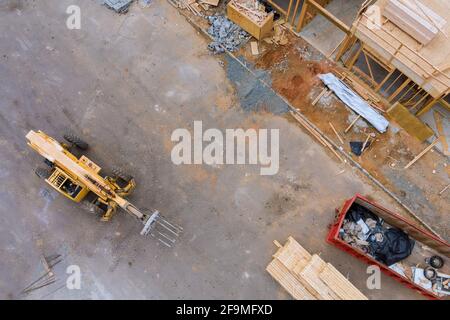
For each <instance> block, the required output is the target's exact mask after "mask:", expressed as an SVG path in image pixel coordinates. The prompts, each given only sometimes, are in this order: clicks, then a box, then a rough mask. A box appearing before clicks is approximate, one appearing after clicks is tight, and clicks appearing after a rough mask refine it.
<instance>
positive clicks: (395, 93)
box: [387, 78, 411, 102]
mask: <svg viewBox="0 0 450 320" xmlns="http://www.w3.org/2000/svg"><path fill="white" fill-rule="evenodd" d="M410 82H411V79H409V78H407V79H406V80H405V82H403V83H402V84H401V85H400V87H398V88H397V90H395V91H394V93H393V94H391V95H390V96H389V98H388V99H387V100H388V101H389V102H392V100H393V99H394V98H395V97H396V96H398V94H399V93H400V92H402V91H403V89H405V88H406V86H407V85H408V84H409V83H410Z"/></svg>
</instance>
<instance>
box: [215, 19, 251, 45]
mask: <svg viewBox="0 0 450 320" xmlns="http://www.w3.org/2000/svg"><path fill="white" fill-rule="evenodd" d="M208 21H209V23H210V24H211V26H210V27H209V28H208V33H209V34H210V35H211V36H212V37H213V39H214V41H213V42H211V43H210V44H209V45H208V49H209V50H211V51H212V52H214V53H215V54H220V53H223V52H225V49H226V50H228V51H231V52H233V51H236V50H237V49H238V48H239V47H240V46H241V45H242V44H243V43H244V42H246V41H247V40H248V39H249V38H250V35H249V34H248V33H247V32H246V31H244V30H242V29H241V27H239V26H238V25H236V24H234V23H233V22H231V21H230V20H228V19H227V18H226V17H224V16H221V15H214V16H209V17H208Z"/></svg>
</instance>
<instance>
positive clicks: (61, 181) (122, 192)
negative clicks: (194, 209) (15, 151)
mask: <svg viewBox="0 0 450 320" xmlns="http://www.w3.org/2000/svg"><path fill="white" fill-rule="evenodd" d="M26 138H27V140H28V145H29V146H30V147H31V148H33V149H34V150H35V151H37V152H38V153H39V154H40V155H41V156H43V157H44V158H45V160H44V162H45V163H46V164H47V166H48V167H47V168H42V167H39V168H37V169H36V170H35V172H36V174H37V175H38V176H39V177H40V178H43V179H45V181H46V182H47V183H48V184H49V185H50V186H52V188H54V189H55V190H56V191H58V192H59V193H61V194H63V195H64V196H65V197H67V198H69V199H71V200H72V201H75V202H82V203H83V205H84V207H85V208H86V209H87V210H88V211H89V212H92V213H96V214H101V216H102V217H101V220H102V221H109V220H110V219H111V217H112V216H113V215H114V213H115V212H116V211H117V207H120V208H122V209H123V210H125V211H126V212H128V213H129V214H131V215H132V216H133V217H135V218H137V219H138V220H139V221H140V222H141V223H142V224H143V225H144V227H143V229H142V231H141V235H147V234H150V235H152V236H153V237H155V238H157V239H158V240H159V241H161V242H162V243H163V244H165V245H166V246H169V247H171V246H172V245H173V243H175V240H176V238H177V237H178V236H179V234H180V233H181V231H182V228H181V227H179V226H177V225H174V224H172V223H170V222H168V221H167V220H166V219H164V218H163V217H162V216H161V214H160V213H159V212H158V211H154V212H145V211H144V212H143V211H141V210H139V209H138V208H136V207H135V206H134V205H133V204H131V203H130V202H129V201H128V200H126V199H125V197H126V196H128V195H129V194H130V193H131V192H132V191H133V190H134V189H135V187H136V183H135V180H134V178H132V177H131V176H130V175H127V174H125V173H124V172H123V171H122V170H120V169H117V168H116V169H113V175H112V176H105V177H102V176H101V175H100V170H101V168H100V167H99V166H98V165H97V164H95V163H94V162H93V161H91V160H90V159H89V158H87V157H86V156H84V155H83V156H81V157H80V158H79V159H78V158H77V157H76V156H75V155H73V154H72V153H71V152H70V150H71V148H73V147H77V148H79V149H81V150H86V149H87V148H88V144H87V143H86V142H84V141H83V140H81V139H80V138H79V137H78V136H76V135H74V134H73V133H68V134H65V135H64V139H65V140H66V141H67V143H66V142H62V143H60V142H58V141H56V140H55V139H53V138H52V137H50V136H48V135H46V134H45V133H44V132H42V131H33V130H31V131H30V132H28V134H27V135H26Z"/></svg>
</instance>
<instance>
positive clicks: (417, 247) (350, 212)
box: [327, 195, 450, 299]
mask: <svg viewBox="0 0 450 320" xmlns="http://www.w3.org/2000/svg"><path fill="white" fill-rule="evenodd" d="M336 219H337V223H336V224H334V225H333V226H332V228H331V231H330V233H329V235H328V238H327V241H329V242H330V243H332V244H336V246H338V247H340V248H343V249H344V250H345V251H347V252H352V255H354V256H356V257H359V258H361V259H362V260H364V261H365V262H366V263H368V264H371V265H374V264H375V265H379V267H380V269H382V270H383V272H385V273H386V274H388V275H390V276H392V277H393V278H394V279H396V280H397V281H399V282H401V283H403V284H405V285H407V286H408V287H410V288H412V289H415V290H417V291H418V292H420V293H421V294H423V295H424V296H426V297H428V298H432V299H436V298H442V297H444V296H447V295H450V286H449V284H450V275H448V274H450V259H449V258H450V256H449V252H450V244H448V243H446V242H445V241H443V240H440V239H438V238H433V237H432V236H431V235H430V234H428V233H426V232H425V231H423V230H421V229H419V228H418V227H417V226H416V225H413V224H411V223H409V222H408V221H407V220H405V219H403V218H402V217H400V216H399V215H396V214H394V213H392V212H390V211H388V210H387V209H384V208H383V207H382V206H380V205H377V204H376V203H374V202H371V201H369V200H367V199H366V198H364V197H363V196H361V195H356V196H355V197H354V198H352V199H349V200H347V201H346V202H345V204H344V206H343V207H342V209H341V210H340V213H339V216H337V217H336ZM366 227H367V228H368V229H369V232H366V231H367V229H366ZM441 259H442V260H441ZM431 264H433V266H434V267H440V268H439V269H436V268H434V267H432V266H431ZM427 267H428V268H427ZM416 269H420V270H416ZM429 269H431V271H428V270H429ZM424 270H426V274H430V275H429V276H427V277H428V278H430V279H433V280H432V281H430V280H428V279H427V278H426V277H425V276H424ZM433 270H435V271H436V277H434V276H433V273H434V272H433Z"/></svg>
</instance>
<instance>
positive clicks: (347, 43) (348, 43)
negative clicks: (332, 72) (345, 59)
mask: <svg viewBox="0 0 450 320" xmlns="http://www.w3.org/2000/svg"><path fill="white" fill-rule="evenodd" d="M356 40H357V39H356V37H355V36H353V35H347V36H345V40H344V42H343V43H342V45H341V47H340V48H339V51H338V53H337V54H336V57H335V58H334V61H339V60H340V59H341V58H342V56H343V55H344V53H345V52H347V50H348V49H350V48H351V47H352V46H353V45H354V44H355V42H356Z"/></svg>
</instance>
